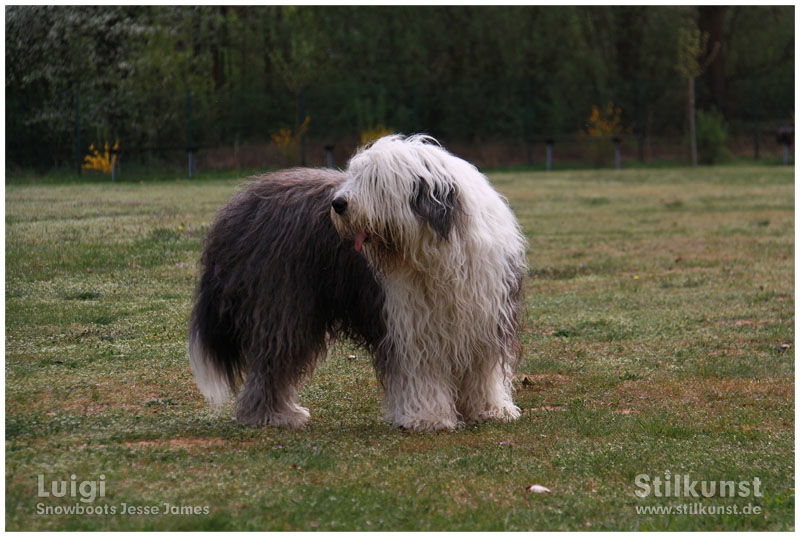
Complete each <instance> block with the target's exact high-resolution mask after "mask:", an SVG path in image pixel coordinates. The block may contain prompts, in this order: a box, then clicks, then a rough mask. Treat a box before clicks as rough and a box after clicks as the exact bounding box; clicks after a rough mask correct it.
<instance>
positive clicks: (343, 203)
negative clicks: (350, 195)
mask: <svg viewBox="0 0 800 537" xmlns="http://www.w3.org/2000/svg"><path fill="white" fill-rule="evenodd" d="M331 207H333V210H334V211H336V214H342V213H344V212H345V211H346V210H347V200H346V199H344V198H343V197H341V196H340V197H338V198H335V199H334V200H333V202H332V203H331Z"/></svg>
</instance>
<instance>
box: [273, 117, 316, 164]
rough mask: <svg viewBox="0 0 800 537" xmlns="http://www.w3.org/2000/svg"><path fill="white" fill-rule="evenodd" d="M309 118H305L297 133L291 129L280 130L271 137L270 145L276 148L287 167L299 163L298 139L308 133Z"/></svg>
mask: <svg viewBox="0 0 800 537" xmlns="http://www.w3.org/2000/svg"><path fill="white" fill-rule="evenodd" d="M310 122H311V118H310V117H309V116H306V119H305V120H303V123H301V124H300V126H299V127H298V128H297V132H294V133H293V132H292V129H281V130H280V131H278V132H277V133H276V134H273V135H272V136H271V138H272V143H273V144H275V146H276V147H277V148H278V152H279V153H280V154H281V156H283V159H284V160H285V161H286V163H287V164H288V165H295V164H298V163H299V162H300V139H301V138H302V137H303V136H304V135H305V134H306V132H308V124H309V123H310Z"/></svg>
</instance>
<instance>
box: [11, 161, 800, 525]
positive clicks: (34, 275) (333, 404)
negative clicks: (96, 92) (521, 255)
mask: <svg viewBox="0 0 800 537" xmlns="http://www.w3.org/2000/svg"><path fill="white" fill-rule="evenodd" d="M490 178H491V179H492V180H493V182H494V183H495V184H496V186H497V188H498V189H499V190H500V191H501V192H503V193H504V194H505V195H506V196H507V197H508V198H509V200H510V203H511V205H512V206H513V208H514V210H515V211H516V213H517V216H518V217H519V220H520V222H521V224H522V226H523V228H524V231H525V233H526V235H527V237H528V240H529V242H530V248H529V260H530V274H529V278H528V279H527V280H526V284H525V287H526V293H527V294H526V297H527V298H526V322H525V329H524V332H523V335H522V341H523V344H524V360H523V362H522V364H521V366H520V369H519V375H518V379H517V380H516V385H517V391H516V396H515V397H516V401H517V403H518V404H519V406H520V407H521V408H523V410H524V413H523V416H522V418H520V419H519V420H518V421H516V422H514V423H486V424H482V425H478V426H469V427H466V428H463V429H460V430H458V431H455V432H451V433H438V434H418V433H415V434H412V433H407V432H404V431H401V430H397V429H393V428H392V427H390V426H389V425H387V424H385V423H383V422H381V420H380V413H381V403H380V400H381V391H380V389H379V386H378V384H377V382H376V381H375V379H374V375H373V373H372V370H371V367H370V362H369V357H368V356H364V355H363V354H361V353H358V352H355V354H356V358H354V359H353V358H348V357H347V356H348V354H352V353H353V351H352V349H349V348H348V347H347V346H346V345H340V346H339V347H337V348H335V349H333V350H332V352H331V354H330V357H329V359H328V361H327V362H326V363H325V364H324V365H323V366H322V367H321V368H320V369H319V370H318V371H317V372H316V373H315V375H314V377H313V378H312V379H311V380H310V381H309V382H308V383H307V384H306V386H305V387H304V389H303V391H302V400H303V402H304V404H305V405H306V406H308V407H309V408H310V409H311V412H312V421H311V422H310V423H309V425H307V426H306V427H305V428H303V429H301V430H283V429H272V428H269V429H253V428H249V427H245V426H241V425H238V424H237V423H235V422H234V421H232V414H231V409H230V408H227V409H225V410H224V411H223V412H221V413H218V414H215V413H212V412H211V411H209V410H207V409H206V407H205V405H204V401H203V399H202V397H201V396H200V394H199V393H198V392H197V390H196V388H195V386H194V382H193V379H192V375H191V371H190V368H189V364H188V359H187V356H186V326H187V319H188V314H189V309H190V299H191V293H192V288H193V284H194V281H195V277H196V262H197V259H198V255H199V252H200V248H201V245H202V239H203V235H204V231H205V229H206V227H207V226H208V225H209V223H210V222H211V220H212V217H213V214H214V211H215V210H216V209H218V208H219V207H220V206H221V205H222V204H223V203H224V202H225V201H226V200H227V199H228V198H229V197H230V196H231V194H232V193H233V192H234V191H235V189H236V185H237V184H238V181H235V180H230V179H225V180H207V181H203V182H189V181H180V182H176V181H170V182H144V183H143V184H139V183H138V182H127V183H120V184H108V183H105V184H92V183H86V184H77V185H67V184H62V185H59V184H9V185H7V186H6V401H5V403H6V527H7V528H8V529H10V530H55V529H72V530H94V529H107V530H121V529H126V530H147V529H154V530H155V529H157V530H223V529H229V530H522V531H525V530H569V529H571V530H584V529H592V530H616V529H622V530H650V529H656V530H657V529H678V530H718V529H743V530H744V529H747V530H762V529H769V530H789V529H793V528H794V486H795V485H794V380H793V377H794V363H793V361H794V352H795V350H794V331H793V324H794V185H793V169H783V168H778V167H744V166H736V167H719V168H700V169H696V170H689V169H664V170H625V171H573V172H553V173H550V174H547V173H530V172H525V173H522V172H506V173H494V174H492V175H491V176H490ZM666 471H670V472H672V473H673V474H676V473H680V474H690V476H691V477H692V479H696V480H707V481H721V480H736V481H751V480H752V479H753V478H754V477H758V478H760V479H761V481H762V483H763V485H762V489H763V491H764V496H763V497H758V498H753V497H749V498H733V499H728V498H720V497H715V498H710V499H702V500H693V501H698V502H700V503H702V504H703V505H705V506H716V507H720V506H731V505H736V506H738V507H742V506H744V505H746V504H748V503H752V504H755V505H758V506H759V507H761V508H762V512H761V513H760V514H758V515H732V514H714V515H696V516H690V515H664V514H647V515H646V514H638V513H637V510H636V509H637V507H642V506H656V507H658V506H678V505H681V504H685V503H691V502H689V501H687V500H686V499H685V498H669V499H668V498H656V497H652V496H651V497H649V498H646V499H640V498H638V497H636V496H635V495H634V492H635V491H636V490H637V489H636V488H635V486H634V478H635V476H636V475H638V474H648V475H650V476H663V475H664V473H665V472H666ZM40 474H42V475H44V479H45V481H46V483H49V482H50V481H53V480H69V479H70V475H72V474H75V475H76V476H77V481H83V480H97V479H99V477H98V476H99V475H100V474H103V475H104V476H105V483H106V496H105V497H104V498H98V499H97V500H96V501H95V502H94V504H91V505H108V506H109V507H111V506H114V507H116V508H118V509H119V507H120V506H121V504H122V503H123V502H124V503H126V504H127V505H129V506H131V505H133V506H139V507H143V506H148V507H150V506H156V507H159V508H160V509H161V510H163V508H164V502H168V503H169V504H171V505H177V506H199V507H201V508H202V507H205V506H208V514H204V513H201V514H191V515H186V514H183V515H181V514H171V513H167V514H164V513H161V514H158V515H135V514H134V515H131V514H119V513H118V514H114V515H110V514H109V515H44V514H38V513H37V504H42V505H43V506H50V507H53V506H62V507H63V506H71V505H74V504H76V503H80V502H77V500H76V499H72V498H52V497H50V498H38V497H37V476H38V475H40ZM532 484H541V485H544V486H546V487H548V488H549V489H550V490H551V491H552V492H551V493H549V494H535V493H532V492H528V491H527V490H526V488H527V487H528V486H529V485H532ZM87 505H89V504H87Z"/></svg>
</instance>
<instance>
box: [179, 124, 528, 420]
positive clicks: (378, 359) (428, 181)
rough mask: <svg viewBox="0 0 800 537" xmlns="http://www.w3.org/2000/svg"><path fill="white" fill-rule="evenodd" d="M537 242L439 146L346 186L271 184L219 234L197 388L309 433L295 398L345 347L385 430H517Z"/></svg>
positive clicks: (357, 169)
mask: <svg viewBox="0 0 800 537" xmlns="http://www.w3.org/2000/svg"><path fill="white" fill-rule="evenodd" d="M525 246H526V244H525V239H524V237H523V236H522V234H521V232H520V229H519V225H518V224H517V221H516V219H515V218H514V215H513V213H512V212H511V210H510V209H509V207H508V205H507V204H506V202H505V200H504V199H503V198H502V197H501V196H500V195H499V194H497V192H495V190H494V189H493V188H492V187H491V185H490V184H489V182H488V180H487V179H486V177H484V176H483V175H482V174H481V173H480V172H479V171H478V170H477V169H476V168H475V167H474V166H472V165H471V164H469V163H467V162H465V161H463V160H461V159H459V158H457V157H455V156H453V155H451V154H450V153H448V152H447V151H445V150H444V149H443V148H441V147H440V146H439V145H438V143H436V141H435V140H433V139H432V138H429V137H426V136H412V137H409V138H404V137H402V136H399V135H393V136H387V137H384V138H381V139H380V140H378V141H376V142H374V143H373V144H372V145H370V146H367V147H366V148H363V149H362V150H360V151H359V152H358V153H357V154H356V155H355V156H354V157H353V158H352V159H351V160H350V162H349V164H348V167H347V169H346V170H345V172H344V173H341V172H337V171H332V170H321V169H292V170H287V171H283V172H278V173H274V174H268V175H264V176H261V177H258V178H257V179H256V180H255V181H254V182H253V183H251V184H250V185H249V186H248V187H247V188H245V189H244V190H243V191H242V192H240V193H239V194H237V195H236V196H234V198H233V199H232V200H231V201H230V202H229V203H228V204H227V205H226V206H225V207H224V208H223V209H222V210H221V211H220V213H219V214H218V215H217V218H216V221H215V223H214V224H213V226H212V227H211V229H210V230H209V233H208V236H207V238H206V243H205V250H204V252H203V256H202V260H201V263H202V272H201V276H200V279H199V282H198V285H197V291H196V296H195V306H194V309H193V311H192V320H191V329H190V342H189V352H190V356H191V363H192V369H193V370H194V374H195V377H196V379H197V384H198V386H199V388H200V390H201V391H202V392H203V394H204V395H205V396H206V398H207V399H208V400H209V402H210V403H211V404H213V405H219V404H221V403H222V402H224V401H225V400H226V399H228V398H229V396H230V395H231V393H232V392H235V391H236V389H237V387H238V386H239V384H241V389H240V391H239V395H238V397H237V400H236V405H237V418H238V419H239V420H240V421H242V422H244V423H249V424H254V425H255V424H260V425H289V426H300V425H302V424H303V423H305V422H306V421H307V420H308V419H309V413H308V410H307V409H305V408H303V407H301V406H300V405H299V403H298V393H297V392H298V388H299V386H300V385H301V383H302V381H303V379H304V378H305V377H307V376H308V375H309V374H310V373H311V372H312V371H313V369H314V368H315V366H316V365H317V364H318V362H319V361H320V360H321V359H322V358H324V356H325V354H326V351H327V347H328V344H329V342H330V341H331V340H332V339H335V338H339V337H342V336H346V337H348V338H351V339H352V340H353V341H354V342H356V343H357V344H360V345H362V346H363V347H364V348H366V349H367V350H368V351H369V352H370V353H371V354H372V355H373V358H374V359H373V363H374V366H375V370H376V372H377V375H378V379H379V380H380V382H381V384H382V385H383V386H384V388H385V396H384V406H385V409H386V414H385V419H386V420H388V421H390V422H392V423H393V424H395V425H398V426H401V427H405V428H408V429H413V430H437V429H453V428H455V427H456V426H458V425H459V424H461V423H464V422H478V421H483V420H486V419H503V420H509V419H515V418H517V417H519V409H518V408H517V407H516V406H515V405H514V403H513V400H512V388H511V377H512V374H513V370H514V367H515V365H516V362H517V358H518V351H519V344H518V337H517V336H518V331H519V309H520V292H521V286H522V278H523V275H524V274H525V270H526V256H525Z"/></svg>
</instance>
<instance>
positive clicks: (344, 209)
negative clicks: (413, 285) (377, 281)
mask: <svg viewBox="0 0 800 537" xmlns="http://www.w3.org/2000/svg"><path fill="white" fill-rule="evenodd" d="M462 164H463V165H466V166H471V165H470V164H468V163H466V162H464V161H462V160H461V159H458V158H457V157H454V156H453V155H451V154H450V153H448V152H447V151H445V150H444V149H442V148H441V147H440V146H439V145H438V143H437V142H436V140H434V139H433V138H430V137H428V136H420V135H417V136H411V137H408V138H405V137H403V136H401V135H391V136H386V137H384V138H381V139H379V140H377V141H375V142H374V143H373V144H371V145H368V146H366V147H364V148H362V149H361V150H360V151H359V152H358V153H356V155H355V156H353V158H352V159H350V162H349V164H348V167H347V170H345V173H346V175H347V180H346V181H345V182H344V184H343V185H342V186H341V187H340V188H339V189H338V190H337V191H336V192H335V193H334V197H333V201H332V204H331V217H332V219H333V223H334V225H335V226H336V229H337V231H338V232H339V234H340V235H341V236H342V238H345V239H352V240H353V241H354V247H355V249H356V250H357V251H359V252H361V251H362V249H363V251H364V253H365V255H366V256H367V259H369V260H370V261H372V262H374V263H375V264H379V265H386V264H387V263H388V262H389V261H390V260H397V259H398V258H400V259H406V260H408V258H412V259H420V258H422V257H425V256H428V255H435V252H436V251H437V250H438V249H439V247H440V246H441V244H442V243H443V242H445V243H446V242H448V241H453V240H457V239H456V237H455V236H456V235H457V234H458V232H459V226H460V225H461V223H462V219H463V216H464V215H463V204H462V199H461V194H460V192H459V185H458V184H457V182H456V179H455V175H454V172H456V173H457V168H458V167H459V166H461V165H462Z"/></svg>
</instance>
